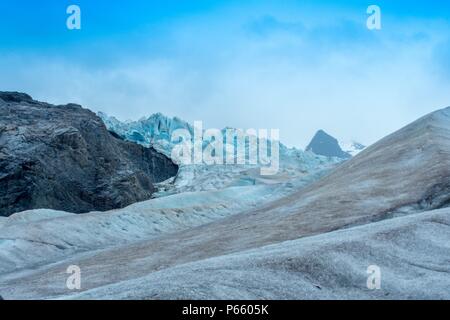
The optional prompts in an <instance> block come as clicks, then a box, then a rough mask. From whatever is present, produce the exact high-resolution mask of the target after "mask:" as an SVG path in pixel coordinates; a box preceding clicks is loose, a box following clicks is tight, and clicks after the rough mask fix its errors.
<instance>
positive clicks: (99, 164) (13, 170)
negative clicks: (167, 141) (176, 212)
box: [0, 92, 178, 216]
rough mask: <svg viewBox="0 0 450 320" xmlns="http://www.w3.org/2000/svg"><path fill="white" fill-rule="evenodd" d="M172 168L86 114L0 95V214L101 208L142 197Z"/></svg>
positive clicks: (167, 161) (78, 109)
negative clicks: (36, 210) (109, 130)
mask: <svg viewBox="0 0 450 320" xmlns="http://www.w3.org/2000/svg"><path fill="white" fill-rule="evenodd" d="M177 170H178V167H177V166H176V165H175V164H174V163H173V162H172V161H171V160H170V159H168V158H167V157H165V156H164V155H162V154H160V153H158V152H157V151H155V150H154V149H152V148H144V147H142V146H140V145H138V144H135V143H131V142H127V141H123V140H121V139H118V138H117V137H116V136H114V135H112V134H111V133H110V132H108V130H107V129H106V127H105V125H104V124H103V122H102V120H101V119H100V118H99V117H98V116H97V115H96V114H95V113H93V112H91V111H90V110H87V109H83V108H82V107H81V106H79V105H75V104H68V105H63V106H54V105H51V104H48V103H43V102H38V101H34V100H33V99H32V98H31V97H30V96H28V95H26V94H23V93H16V92H0V216H9V215H11V214H13V213H15V212H20V211H24V210H29V209H37V208H48V209H56V210H64V211H68V212H74V213H85V212H89V211H94V210H99V211H105V210H110V209H115V208H121V207H124V206H127V205H129V204H132V203H134V202H138V201H143V200H146V199H149V198H150V197H151V195H152V193H153V192H154V187H153V183H155V182H160V181H163V180H166V179H168V178H170V177H172V176H174V175H176V173H177Z"/></svg>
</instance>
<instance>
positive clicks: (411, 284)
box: [0, 108, 450, 298]
mask: <svg viewBox="0 0 450 320" xmlns="http://www.w3.org/2000/svg"><path fill="white" fill-rule="evenodd" d="M449 168H450V108H447V109H444V110H440V111H437V112H435V113H432V114H429V115H427V116H425V117H423V118H421V119H419V120H417V121H416V122H414V123H412V124H410V125H409V126H407V127H405V128H403V129H401V130H399V131H398V132H396V133H394V134H392V135H390V136H388V137H386V138H384V139H382V140H381V141H379V142H378V143H376V144H374V145H372V146H371V147H369V148H367V149H366V150H364V151H363V152H361V153H360V154H359V155H357V156H356V157H354V158H353V159H351V160H349V161H348V162H345V163H343V164H341V165H340V166H339V167H338V168H337V169H335V170H334V171H333V172H332V173H330V174H329V175H327V176H325V177H323V178H322V179H320V180H318V181H316V182H313V183H311V184H307V185H302V186H297V185H295V184H292V182H291V183H277V184H264V185H262V186H247V187H239V188H249V189H248V190H250V189H251V190H252V191H251V192H254V191H255V188H261V190H263V189H264V190H269V193H270V192H272V191H273V190H274V189H273V188H280V189H279V191H276V192H275V193H272V194H270V195H269V194H267V197H266V198H264V197H261V195H260V194H258V195H254V196H255V198H254V199H256V202H258V200H259V199H260V198H261V199H267V202H264V201H262V203H256V206H255V207H251V206H248V205H245V204H242V203H241V204H239V203H237V204H236V205H237V207H238V209H234V208H233V209H231V210H230V211H229V214H231V215H228V216H226V215H227V214H228V213H226V214H224V215H222V216H221V217H220V218H219V219H216V220H215V221H211V222H209V223H203V222H204V221H203V220H202V221H201V222H200V223H198V224H197V226H194V224H192V225H189V226H186V227H185V226H184V224H186V222H185V221H187V220H188V218H189V217H193V216H195V215H196V213H195V212H194V211H198V210H197V209H196V205H195V204H194V203H197V201H204V203H205V205H206V208H205V211H204V213H205V217H207V216H210V215H209V214H210V211H211V209H210V207H209V206H210V201H209V199H208V198H209V197H208V196H207V197H206V198H204V199H203V194H201V193H198V192H196V193H192V195H195V196H194V198H192V199H191V200H189V201H192V202H191V205H192V210H193V212H191V213H187V214H181V213H180V219H182V221H183V226H182V227H181V228H180V229H178V230H176V228H168V229H167V230H170V231H168V232H162V233H159V234H158V235H155V234H152V232H150V234H145V232H149V230H152V229H151V227H150V226H151V223H152V220H151V219H152V218H153V217H154V214H155V212H156V211H157V210H155V209H156V208H153V209H151V210H149V211H145V209H144V208H143V207H141V208H138V209H137V210H136V211H133V209H132V208H131V209H129V211H127V209H124V210H117V211H115V212H116V213H115V212H110V213H107V214H99V213H92V214H90V215H86V216H79V217H77V219H76V220H74V218H73V217H70V216H67V217H64V216H62V217H58V218H55V219H52V218H51V217H50V218H49V217H48V216H47V215H43V220H40V221H36V222H34V223H32V224H23V223H20V222H19V223H16V222H13V223H12V225H10V224H9V223H8V221H7V222H6V224H5V223H4V225H3V227H2V228H0V239H2V240H1V242H0V245H1V246H2V248H1V249H2V250H0V252H2V254H3V255H4V256H3V257H2V259H0V261H4V260H5V259H6V261H10V263H12V265H8V263H6V265H4V266H2V267H3V268H4V270H7V271H14V270H15V271H14V272H10V273H6V272H4V273H3V274H0V292H1V293H2V295H3V296H5V297H6V298H49V297H64V296H69V295H73V292H71V291H69V290H67V288H66V287H65V280H66V279H67V274H66V268H67V266H68V265H71V264H76V265H79V266H80V267H81V268H82V272H83V273H82V274H83V282H82V290H83V291H86V292H87V293H86V294H87V296H86V297H95V298H101V297H108V298H111V297H113V298H119V297H126V296H130V297H133V298H158V297H164V298H170V297H172V298H173V297H197V298H205V297H206V296H205V295H206V294H208V295H209V296H208V297H216V298H222V297H224V296H225V295H227V294H228V295H229V296H232V297H240V298H247V297H250V298H264V297H272V298H286V297H287V298H292V297H295V298H308V297H332V298H346V297H356V295H357V294H359V293H362V294H363V295H362V297H377V298H385V297H388V298H389V296H384V294H386V293H387V294H392V297H394V298H403V297H408V298H430V297H434V298H436V297H448V295H447V293H448V292H449V291H448V290H446V289H447V288H448V279H447V278H445V277H446V276H447V274H448V268H447V267H442V265H443V264H448V257H449V256H450V248H449V246H448V243H449V241H448V240H449V230H448V228H447V226H448V225H449V223H448V219H447V217H448V209H444V210H442V211H435V212H428V213H423V212H424V211H431V210H436V209H439V208H446V207H448V206H449V205H450V169H449ZM290 184H291V187H292V190H290V191H287V192H286V189H284V188H286V187H288V185H290ZM242 190H245V189H239V190H238V189H236V193H237V194H239V195H242V198H245V199H247V198H248V197H247V196H246V195H245V194H244V193H242ZM225 191H227V192H228V191H230V188H226V189H223V190H220V191H218V194H222V192H225ZM285 192H286V193H285ZM182 196H186V194H180V195H176V196H169V197H164V198H160V199H156V200H159V201H162V202H160V204H159V205H160V207H159V208H158V210H161V209H162V207H161V206H162V205H163V204H164V206H168V205H173V204H174V203H176V202H177V201H174V199H176V198H173V197H182ZM223 196H224V195H223V194H222V196H221V197H223ZM242 198H241V197H236V196H235V195H232V196H229V197H228V199H229V201H230V202H236V201H243V200H242ZM250 198H253V196H250ZM201 199H203V200H201ZM271 200H273V201H271ZM152 201H155V200H151V201H149V202H148V203H147V204H150V205H151V204H152ZM186 201H187V200H186ZM138 205H141V204H138ZM185 206H186V205H185V204H183V205H181V207H185ZM242 208H247V209H246V210H242V211H241V209H242ZM176 209H178V208H176ZM162 210H164V209H162ZM220 210H222V209H219V211H220ZM224 210H226V209H224ZM238 210H239V211H238ZM213 212H214V211H213ZM197 213H198V212H197ZM161 214H162V216H164V215H167V212H166V211H165V210H164V213H162V212H161ZM170 214H171V215H175V216H176V214H177V212H176V210H173V212H170ZM157 217H160V215H157ZM395 217H397V218H398V219H396V220H393V219H391V218H395ZM78 219H79V220H78ZM147 219H148V220H147ZM157 219H159V218H157ZM386 219H390V220H388V221H386V222H381V223H376V222H377V221H382V220H386ZM19 220H20V219H19ZM133 220H134V222H133ZM200 220H201V219H200ZM65 221H66V222H65ZM118 221H125V222H126V221H128V222H130V221H131V225H132V226H134V228H133V230H132V228H131V227H130V228H129V229H127V227H125V229H126V230H124V233H123V238H120V235H121V234H122V233H121V232H122V231H121V228H122V227H123V226H124V225H123V224H120V223H119V222H118ZM145 221H148V222H145ZM128 222H127V223H128ZM364 224H366V225H367V226H365V227H364V226H363V227H357V226H358V225H364ZM33 225H34V226H35V227H32V226H33ZM46 225H48V227H47V226H46ZM141 225H142V226H143V229H145V230H143V231H135V229H139V227H140V226H141ZM156 225H158V223H156ZM125 226H128V225H127V224H125ZM29 227H31V228H29ZM57 228H59V229H57ZM85 228H87V231H86V234H85V233H83V232H84V229H85ZM90 228H91V229H90ZM52 229H57V231H58V232H55V233H53V234H52V233H50V234H48V235H47V233H48V232H49V230H52ZM340 229H348V230H343V231H337V230H340ZM127 230H129V231H127ZM77 232H79V233H80V234H79V237H78V238H77V236H76V235H77ZM140 232H141V233H140ZM327 233H328V234H327ZM87 234H89V235H90V237H91V238H88V240H87V241H86V240H85V237H87ZM133 234H137V235H138V236H136V237H135V238H133ZM142 234H144V237H143V238H139V235H142ZM315 236H317V237H315ZM23 237H28V238H26V239H25V240H23V239H24V238H23ZM96 238H98V239H101V240H99V241H98V242H95V241H96ZM125 238H126V239H125ZM302 238H303V239H302ZM130 239H132V240H131V241H130ZM139 239H140V240H139ZM89 240H91V241H93V242H94V243H95V244H99V246H97V247H94V248H89V247H87V248H84V245H86V244H87V245H88V246H89ZM291 240H293V241H294V242H289V241H291ZM23 241H24V242H23ZM109 241H110V242H111V244H112V245H111V246H107V247H104V245H105V243H107V242H109ZM121 241H123V242H121ZM79 244H81V245H80V247H79V248H81V249H82V250H80V251H77V252H74V251H71V250H70V248H72V247H73V246H77V245H79ZM26 245H29V247H26ZM39 246H40V247H42V248H51V247H52V249H47V250H52V251H50V252H53V253H54V252H58V253H60V254H61V255H60V256H59V257H57V258H58V259H57V260H58V262H57V263H49V262H50V261H49V260H48V258H46V257H45V258H44V257H41V260H39V252H38V250H36V248H39ZM266 246H270V247H266ZM264 247H266V248H264ZM18 248H19V249H20V250H17V249H18ZM45 253H48V252H41V254H42V256H44V254H45ZM30 254H31V256H30ZM428 255H430V256H428ZM55 257H56V256H54V258H55ZM46 259H47V260H46ZM227 261H229V262H227ZM330 261H332V262H334V263H330ZM19 262H20V265H21V266H22V267H23V269H22V270H16V269H14V267H15V265H14V263H19ZM53 262H54V261H53ZM369 263H370V264H378V265H379V266H380V267H381V268H382V270H385V271H383V272H385V273H384V274H385V276H386V278H383V279H385V280H383V281H386V285H387V289H388V291H387V292H386V291H385V292H383V294H380V296H374V295H375V294H376V293H367V294H366V295H365V296H364V292H365V291H364V290H367V289H364V287H363V286H364V284H365V283H364V282H363V283H362V284H361V281H364V280H363V279H361V275H362V274H364V273H365V271H366V268H367V266H368V264H369ZM193 270H194V271H195V270H197V271H198V272H199V273H197V274H195V272H194V271H193ZM246 270H248V272H247V271H246ZM252 270H253V271H254V272H251V271H252ZM209 272H210V273H209ZM200 274H201V275H203V279H204V280H202V279H200V277H199V275H200ZM219 276H220V280H217V279H218V277H219ZM421 276H422V277H423V278H421ZM169 279H172V281H173V283H172V284H171V282H170V280H169ZM146 280H148V281H154V284H153V283H143V281H146ZM216 280H217V281H218V284H217V286H214V282H215V281H216ZM294 280H298V281H299V284H300V285H292V284H289V285H286V282H294ZM202 281H203V282H202ZM196 283H198V284H196ZM294 283H295V282H294ZM202 284H203V285H205V286H211V287H209V288H208V287H206V288H205V287H199V286H201V285H202ZM172 285H173V286H172ZM302 285H304V286H302ZM311 285H314V286H316V287H315V288H316V289H314V288H313V287H311ZM164 286H166V287H164ZM102 287H103V288H102ZM172 288H186V291H184V290H182V289H180V290H181V291H180V293H179V295H177V293H175V292H174V291H173V290H172ZM302 288H303V289H302ZM305 288H306V289H305ZM320 288H323V295H320V292H319V293H317V292H318V291H317V290H321V289H320ZM96 289H99V291H98V292H96V291H90V290H96ZM190 289H192V291H190V292H188V291H187V290H190ZM89 291H90V292H89ZM379 292H382V291H379Z"/></svg>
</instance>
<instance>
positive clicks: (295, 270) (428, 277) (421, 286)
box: [68, 209, 450, 300]
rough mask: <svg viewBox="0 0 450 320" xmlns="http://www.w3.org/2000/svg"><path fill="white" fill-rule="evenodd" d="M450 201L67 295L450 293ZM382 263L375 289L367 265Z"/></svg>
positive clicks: (354, 296)
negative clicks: (449, 206) (369, 283)
mask: <svg viewBox="0 0 450 320" xmlns="http://www.w3.org/2000/svg"><path fill="white" fill-rule="evenodd" d="M449 256H450V209H443V210H436V211H431V212H426V213H420V214H416V215H412V216H408V217H401V218H396V219H392V220H388V221H382V222H378V223H373V224H369V225H364V226H360V227H354V228H350V229H345V230H340V231H335V232H331V233H326V234H322V235H318V236H313V237H309V238H303V239H299V240H294V241H287V242H282V243H279V244H275V245H272V246H267V247H263V248H258V249H254V250H250V251H244V252H239V253H233V254H230V255H225V256H220V257H214V258H211V259H206V260H202V261H196V262H192V263H187V264H183V265H180V266H175V267H171V268H168V269H164V270H161V271H156V272H154V273H150V274H149V275H147V276H145V277H142V278H137V279H133V280H129V281H126V282H120V283H116V284H112V285H109V286H104V287H100V288H97V289H92V290H88V291H86V292H84V293H81V294H75V295H69V296H68V298H70V299H238V300H242V299H338V300H341V299H356V300H359V299H370V300H372V299H438V300H440V299H450V277H449V276H448V275H449V273H450V264H449V260H448V259H449ZM373 265H376V266H377V267H379V268H380V271H381V272H380V275H381V278H380V280H381V281H380V284H381V288H380V289H379V290H369V289H368V288H367V278H368V274H367V269H368V267H369V266H373Z"/></svg>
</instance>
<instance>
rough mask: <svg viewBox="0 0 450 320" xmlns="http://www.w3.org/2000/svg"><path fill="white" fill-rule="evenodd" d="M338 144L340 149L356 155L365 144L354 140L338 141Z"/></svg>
mask: <svg viewBox="0 0 450 320" xmlns="http://www.w3.org/2000/svg"><path fill="white" fill-rule="evenodd" d="M339 146H340V147H341V149H342V150H343V151H344V152H346V153H348V154H350V155H351V156H353V157H354V156H356V155H357V154H358V153H360V152H361V151H363V150H364V149H365V148H366V146H365V145H363V144H361V143H359V142H356V141H350V142H342V141H339Z"/></svg>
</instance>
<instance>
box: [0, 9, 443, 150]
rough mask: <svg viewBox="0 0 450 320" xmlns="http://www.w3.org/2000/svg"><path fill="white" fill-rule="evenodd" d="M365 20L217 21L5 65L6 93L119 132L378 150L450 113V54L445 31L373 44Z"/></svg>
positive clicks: (214, 17) (427, 27)
mask: <svg viewBox="0 0 450 320" xmlns="http://www.w3.org/2000/svg"><path fill="white" fill-rule="evenodd" d="M364 13H365V12H364V11H363V12H362V15H361V16H359V15H357V16H355V17H353V16H352V15H351V14H350V15H349V14H346V15H342V17H341V16H340V15H339V14H336V13H335V16H334V19H331V18H329V17H327V18H326V19H325V18H323V17H318V18H317V20H314V19H313V18H312V17H309V18H308V20H305V21H303V20H302V19H301V18H293V17H292V15H290V14H289V13H284V12H281V13H280V12H268V11H265V10H261V11H258V12H257V13H255V12H254V11H244V12H239V14H235V11H234V10H230V11H215V12H211V13H210V14H206V15H202V16H195V17H190V18H184V19H180V20H176V21H172V22H171V23H169V24H165V25H164V26H158V27H157V29H156V30H158V32H155V29H151V28H150V29H142V30H140V31H139V32H136V33H134V34H133V35H132V36H130V37H128V39H127V37H120V38H119V39H120V41H117V40H118V39H117V38H114V37H113V38H112V39H111V40H110V41H103V42H102V41H97V43H93V44H91V45H93V47H91V46H83V47H81V48H78V51H77V52H76V53H74V52H67V54H64V53H63V51H62V50H61V49H59V50H58V51H57V53H54V52H53V53H52V52H49V53H46V54H43V53H33V52H32V53H23V52H22V53H20V52H19V53H18V52H8V53H3V54H0V58H1V59H0V70H2V77H1V78H0V87H1V88H2V89H7V90H21V91H26V92H29V93H31V94H32V95H34V96H35V97H36V98H38V99H41V100H45V101H50V102H53V103H66V102H77V103H80V104H83V105H84V106H86V107H89V108H91V109H93V110H95V111H99V110H101V111H104V112H107V113H109V114H111V115H115V116H117V117H118V118H120V119H122V120H126V119H138V118H140V117H142V116H148V115H150V114H151V113H154V112H162V113H166V114H168V115H171V116H179V117H181V118H184V119H186V120H188V121H191V122H192V121H194V120H203V121H204V123H205V125H206V126H209V127H217V128H222V127H225V126H234V127H241V128H279V129H280V132H281V139H282V141H283V142H285V143H287V144H289V145H295V146H299V147H304V146H305V145H306V144H307V143H308V140H309V139H310V138H311V137H312V135H313V134H314V132H315V131H316V130H318V129H324V130H326V131H328V132H329V133H331V134H333V135H335V136H336V137H338V138H342V139H357V140H360V141H361V142H363V143H372V142H374V141H376V140H377V139H379V138H381V137H383V136H384V135H386V134H388V133H390V132H392V131H394V130H396V129H398V128H399V127H400V126H402V125H405V124H407V123H408V122H410V121H412V120H414V119H415V118H417V117H419V116H421V115H423V114H424V113H427V112H431V111H433V110H434V109H436V108H438V107H444V106H446V105H449V104H450V103H449V101H450V92H449V90H448V85H449V82H450V79H449V77H448V76H449V75H450V68H449V65H448V61H450V60H449V59H448V58H449V57H450V50H449V47H450V45H449V44H448V43H449V42H446V41H445V39H446V38H445V36H442V35H446V36H447V37H448V33H449V32H448V30H449V29H448V28H447V29H446V27H448V26H447V25H444V26H443V25H442V24H436V25H435V24H430V23H427V22H426V21H425V22H424V21H418V22H417V23H414V24H411V22H409V23H408V24H407V25H405V24H403V22H398V24H397V25H395V24H392V23H388V24H387V27H385V28H384V29H383V30H382V31H381V32H378V33H374V32H370V31H368V30H367V29H366V28H365V27H364V26H365V25H364V17H365V16H364ZM436 35H441V36H436ZM80 52H84V54H81V53H80Z"/></svg>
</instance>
